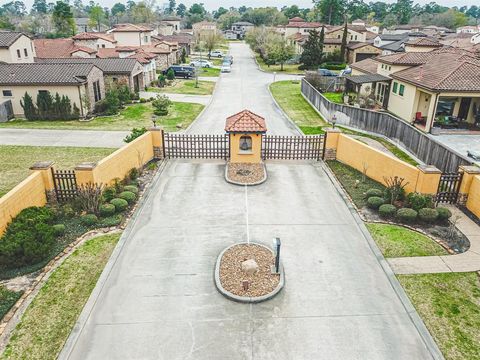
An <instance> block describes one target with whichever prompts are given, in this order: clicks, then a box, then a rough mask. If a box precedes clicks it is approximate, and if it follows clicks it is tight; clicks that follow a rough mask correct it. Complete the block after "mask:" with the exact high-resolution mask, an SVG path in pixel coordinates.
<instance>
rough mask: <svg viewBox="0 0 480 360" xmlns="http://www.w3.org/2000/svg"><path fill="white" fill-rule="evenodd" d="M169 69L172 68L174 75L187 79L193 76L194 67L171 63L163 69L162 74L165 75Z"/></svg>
mask: <svg viewBox="0 0 480 360" xmlns="http://www.w3.org/2000/svg"><path fill="white" fill-rule="evenodd" d="M170 69H172V70H173V73H174V74H175V77H183V78H184V79H187V78H192V77H194V76H195V68H194V67H192V66H188V65H172V66H170V67H169V68H167V69H165V70H163V71H162V74H163V75H167V73H168V71H169V70H170Z"/></svg>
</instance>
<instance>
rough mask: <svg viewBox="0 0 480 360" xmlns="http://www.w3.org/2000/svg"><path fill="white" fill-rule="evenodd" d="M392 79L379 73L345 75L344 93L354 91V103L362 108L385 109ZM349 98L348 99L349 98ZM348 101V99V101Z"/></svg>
mask: <svg viewBox="0 0 480 360" xmlns="http://www.w3.org/2000/svg"><path fill="white" fill-rule="evenodd" d="M391 81H392V79H390V78H388V77H386V76H383V75H380V74H365V75H349V76H345V90H344V94H345V95H348V94H349V93H350V92H353V93H355V94H356V95H355V99H354V101H353V102H354V103H352V104H351V105H357V104H358V105H359V106H360V107H362V108H368V109H371V110H375V109H378V108H383V109H386V108H387V105H388V96H389V93H390V82H391ZM349 100H350V99H349ZM349 103H350V101H349Z"/></svg>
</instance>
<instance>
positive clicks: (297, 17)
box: [288, 16, 305, 22]
mask: <svg viewBox="0 0 480 360" xmlns="http://www.w3.org/2000/svg"><path fill="white" fill-rule="evenodd" d="M288 22H305V20H304V19H302V18H301V17H300V16H295V17H294V18H291V19H290V20H288Z"/></svg>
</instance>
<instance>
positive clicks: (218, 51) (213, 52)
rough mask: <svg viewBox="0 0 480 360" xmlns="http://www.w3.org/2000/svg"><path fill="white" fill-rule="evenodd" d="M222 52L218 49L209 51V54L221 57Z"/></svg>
mask: <svg viewBox="0 0 480 360" xmlns="http://www.w3.org/2000/svg"><path fill="white" fill-rule="evenodd" d="M223 55H224V54H223V52H221V51H220V50H213V51H212V52H211V53H210V56H211V57H217V58H221V57H223Z"/></svg>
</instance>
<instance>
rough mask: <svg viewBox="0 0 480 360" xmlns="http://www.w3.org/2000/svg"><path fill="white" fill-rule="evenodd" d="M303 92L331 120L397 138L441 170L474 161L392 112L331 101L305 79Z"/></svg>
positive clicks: (427, 162) (455, 168) (416, 154)
mask: <svg viewBox="0 0 480 360" xmlns="http://www.w3.org/2000/svg"><path fill="white" fill-rule="evenodd" d="M302 94H303V95H304V96H305V97H306V98H307V99H308V101H310V103H311V104H312V105H313V106H314V107H315V108H316V109H317V110H318V111H319V112H320V114H322V116H323V117H324V118H325V119H327V120H330V119H331V118H332V116H333V115H335V116H336V118H337V124H339V125H346V126H350V127H353V128H357V129H360V130H365V131H370V132H373V133H377V134H380V135H383V136H386V137H387V138H389V139H392V140H396V141H398V142H399V143H400V144H401V145H402V146H404V147H405V148H406V149H408V151H410V152H411V153H412V154H414V155H415V156H416V157H418V158H419V159H420V160H422V161H423V162H424V163H425V164H430V165H435V166H436V167H437V168H439V169H440V170H442V171H445V172H453V171H457V170H458V167H459V166H460V165H468V164H471V163H472V161H471V160H469V159H468V158H467V157H466V156H461V155H459V154H457V153H455V152H454V151H452V150H451V149H449V148H448V147H446V146H445V145H443V144H440V143H439V142H437V141H435V140H434V139H432V138H431V137H429V136H428V135H426V134H424V133H422V132H421V131H420V130H418V129H416V128H415V127H414V126H412V125H410V124H408V123H407V122H405V121H403V120H401V119H399V118H396V117H394V116H392V115H390V114H387V113H381V112H375V111H371V110H366V109H360V108H355V107H352V106H348V105H341V104H336V103H332V102H330V101H329V100H328V99H326V98H325V97H324V96H323V95H322V94H321V93H320V92H319V91H318V90H317V89H315V88H314V87H313V86H312V85H311V84H310V83H308V81H306V80H305V79H302Z"/></svg>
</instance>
